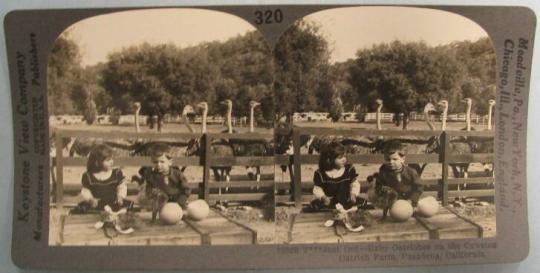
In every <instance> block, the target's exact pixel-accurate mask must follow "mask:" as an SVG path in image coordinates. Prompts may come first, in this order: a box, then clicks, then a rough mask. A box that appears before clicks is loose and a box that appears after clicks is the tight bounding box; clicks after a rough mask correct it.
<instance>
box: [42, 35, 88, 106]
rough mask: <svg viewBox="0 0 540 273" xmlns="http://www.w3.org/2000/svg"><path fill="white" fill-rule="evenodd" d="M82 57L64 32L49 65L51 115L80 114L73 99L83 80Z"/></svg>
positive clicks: (48, 94) (48, 82) (48, 85)
mask: <svg viewBox="0 0 540 273" xmlns="http://www.w3.org/2000/svg"><path fill="white" fill-rule="evenodd" d="M80 63H81V56H80V51H79V47H78V45H77V44H76V43H75V41H74V40H73V39H72V38H71V37H70V36H69V32H64V33H63V34H62V35H60V37H58V39H57V40H56V41H55V43H54V45H53V48H52V50H51V53H50V54H49V60H48V63H47V96H48V109H49V113H51V114H55V115H61V114H77V113H80V112H79V109H77V108H76V107H75V105H74V100H73V99H72V96H73V92H74V89H75V87H76V85H77V84H79V81H80V78H81V65H80Z"/></svg>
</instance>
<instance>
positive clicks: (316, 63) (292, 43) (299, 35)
mask: <svg viewBox="0 0 540 273" xmlns="http://www.w3.org/2000/svg"><path fill="white" fill-rule="evenodd" d="M329 56H330V51H329V49H328V43H327V41H326V40H325V38H324V37H323V36H322V34H321V33H320V30H319V27H318V26H316V25H315V24H313V23H310V22H307V21H305V20H300V21H297V22H296V23H295V24H294V25H292V26H291V27H289V28H288V29H287V31H285V33H284V34H283V35H282V36H281V38H280V40H279V42H278V44H277V45H276V48H275V50H274V61H275V68H276V72H275V84H274V90H275V98H276V105H279V107H278V109H277V111H278V113H277V114H278V116H284V115H288V114H292V113H293V112H296V111H300V112H303V111H315V110H318V109H320V107H319V103H320V102H321V101H324V100H320V99H319V100H318V99H317V93H319V95H321V94H325V92H322V91H323V90H321V80H324V79H326V78H327V77H326V76H327V73H328V69H329ZM329 87H330V83H327V86H326V87H325V89H326V90H328V88H329ZM326 94H327V93H326ZM329 102H330V101H328V103H329ZM327 110H328V108H327Z"/></svg>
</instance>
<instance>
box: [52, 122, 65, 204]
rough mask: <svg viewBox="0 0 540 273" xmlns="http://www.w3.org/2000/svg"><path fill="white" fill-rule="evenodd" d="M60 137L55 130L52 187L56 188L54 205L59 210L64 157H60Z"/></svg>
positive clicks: (61, 147)
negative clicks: (53, 178)
mask: <svg viewBox="0 0 540 273" xmlns="http://www.w3.org/2000/svg"><path fill="white" fill-rule="evenodd" d="M62 138H63V134H62V133H61V132H57V134H56V138H55V144H54V145H55V146H56V185H54V187H55V188H56V192H55V202H56V207H57V208H58V210H59V211H62V202H63V200H62V199H63V197H64V158H63V157H62V149H63V144H62Z"/></svg>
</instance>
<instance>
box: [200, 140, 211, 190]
mask: <svg viewBox="0 0 540 273" xmlns="http://www.w3.org/2000/svg"><path fill="white" fill-rule="evenodd" d="M203 145H204V158H203V161H204V169H203V183H202V184H200V189H199V198H200V199H203V200H208V197H209V195H210V187H209V185H208V184H209V183H210V164H209V163H210V160H211V158H210V157H211V146H212V137H211V136H208V135H205V136H204V138H203Z"/></svg>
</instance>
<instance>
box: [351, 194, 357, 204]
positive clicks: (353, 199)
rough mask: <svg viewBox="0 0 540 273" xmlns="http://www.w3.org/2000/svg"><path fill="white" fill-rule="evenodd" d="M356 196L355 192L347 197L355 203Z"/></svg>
mask: <svg viewBox="0 0 540 273" xmlns="http://www.w3.org/2000/svg"><path fill="white" fill-rule="evenodd" d="M356 198H357V196H356V194H351V197H350V198H349V200H351V202H352V203H353V204H356Z"/></svg>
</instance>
